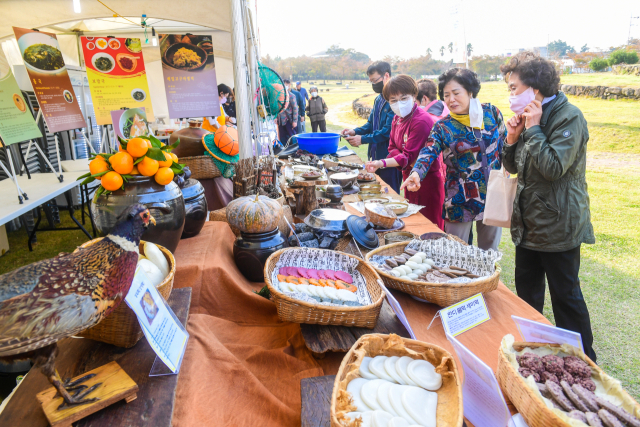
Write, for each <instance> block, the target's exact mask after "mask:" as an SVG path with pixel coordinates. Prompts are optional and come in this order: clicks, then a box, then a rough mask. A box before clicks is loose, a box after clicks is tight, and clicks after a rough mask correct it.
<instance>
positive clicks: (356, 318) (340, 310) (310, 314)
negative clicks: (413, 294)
mask: <svg viewBox="0 0 640 427" xmlns="http://www.w3.org/2000/svg"><path fill="white" fill-rule="evenodd" d="M289 251H296V252H299V253H300V255H301V256H306V255H305V253H308V252H309V251H310V249H306V248H285V249H280V250H279V251H276V252H274V253H273V254H271V256H270V257H269V258H268V259H267V262H266V263H265V266H264V281H265V283H266V284H267V287H268V288H269V291H270V292H271V299H272V300H273V302H274V303H275V304H276V310H277V311H278V317H280V319H282V320H284V321H287V322H293V323H309V324H319V325H341V326H356V327H361V328H368V329H373V328H374V327H375V326H376V323H377V322H378V316H379V315H380V308H381V307H382V302H383V300H384V297H385V294H384V291H383V290H382V288H381V287H380V285H379V284H378V280H380V276H378V274H377V273H376V271H375V269H374V268H373V267H371V266H370V265H368V264H367V263H365V262H362V260H361V259H359V258H358V257H355V256H353V255H349V254H341V255H343V256H348V257H350V258H354V259H355V260H356V261H357V266H356V268H355V269H356V270H357V271H358V272H360V274H362V276H363V277H364V279H365V282H366V286H367V291H368V293H369V296H370V297H371V301H372V303H371V304H370V305H366V306H361V307H349V306H331V305H321V304H312V303H309V302H306V301H302V300H299V299H296V298H292V297H289V296H287V295H286V294H284V293H282V292H281V291H280V290H279V289H278V288H277V287H276V286H274V285H273V284H272V283H271V275H272V273H273V271H274V270H275V269H276V268H277V267H276V264H277V263H278V260H279V259H280V257H281V256H282V255H283V254H284V253H287V252H289ZM312 251H314V252H315V251H319V252H320V253H326V254H327V256H330V255H331V254H333V253H334V251H330V250H324V249H312Z"/></svg>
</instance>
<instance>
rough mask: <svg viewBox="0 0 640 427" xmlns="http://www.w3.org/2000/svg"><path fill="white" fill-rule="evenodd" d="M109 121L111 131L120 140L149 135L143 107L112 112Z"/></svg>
mask: <svg viewBox="0 0 640 427" xmlns="http://www.w3.org/2000/svg"><path fill="white" fill-rule="evenodd" d="M111 120H112V121H113V130H114V131H115V132H116V135H117V136H119V137H120V138H122V139H129V138H135V137H137V136H147V135H149V123H148V122H147V113H146V111H144V107H142V108H129V109H128V110H115V111H112V112H111Z"/></svg>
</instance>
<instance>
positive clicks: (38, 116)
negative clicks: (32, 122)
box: [18, 109, 64, 182]
mask: <svg viewBox="0 0 640 427" xmlns="http://www.w3.org/2000/svg"><path fill="white" fill-rule="evenodd" d="M41 117H42V110H41V109H40V110H38V114H37V115H36V124H38V122H39V121H40V118H41ZM44 138H45V140H46V135H45V136H44ZM54 140H55V146H56V158H57V159H58V172H56V170H55V169H54V168H53V165H52V164H51V162H50V161H49V158H48V157H47V156H45V155H44V152H43V151H42V148H40V146H39V145H38V143H35V144H34V143H33V139H30V140H29V145H27V155H26V156H25V157H23V158H22V168H20V175H22V173H23V172H24V170H25V169H26V168H27V159H28V158H29V152H30V151H31V146H32V145H35V147H36V150H37V151H38V153H40V156H42V158H43V159H44V161H45V162H46V163H47V165H49V168H50V169H51V171H52V172H53V173H54V174H55V175H56V178H58V181H60V182H62V181H63V180H64V177H63V176H62V165H61V164H60V147H59V145H58V134H57V133H56V134H54ZM20 144H22V143H21V142H19V143H18V150H19V151H20V152H21V153H22V147H21V145H20ZM27 175H28V176H29V179H31V175H30V174H29V170H28V169H27Z"/></svg>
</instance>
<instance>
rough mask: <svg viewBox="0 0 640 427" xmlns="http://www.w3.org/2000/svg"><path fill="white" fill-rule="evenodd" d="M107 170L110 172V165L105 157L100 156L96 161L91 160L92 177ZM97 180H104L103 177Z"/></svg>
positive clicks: (90, 170)
mask: <svg viewBox="0 0 640 427" xmlns="http://www.w3.org/2000/svg"><path fill="white" fill-rule="evenodd" d="M106 170H109V164H108V163H107V162H106V160H105V159H104V158H103V157H100V156H98V157H96V158H95V159H93V160H91V162H89V172H91V175H95V174H97V173H100V172H104V171H106ZM96 178H97V179H102V177H101V176H98V177H96Z"/></svg>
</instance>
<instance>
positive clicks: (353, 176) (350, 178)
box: [329, 172, 358, 189]
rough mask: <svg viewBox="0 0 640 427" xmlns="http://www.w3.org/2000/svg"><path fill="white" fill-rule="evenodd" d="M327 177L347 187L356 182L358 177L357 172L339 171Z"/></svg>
mask: <svg viewBox="0 0 640 427" xmlns="http://www.w3.org/2000/svg"><path fill="white" fill-rule="evenodd" d="M329 178H330V179H331V181H333V182H334V183H336V184H338V185H340V187H342V188H344V189H347V188H351V186H352V185H353V184H355V183H356V181H357V179H358V173H357V172H340V173H334V174H332V175H329Z"/></svg>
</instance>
